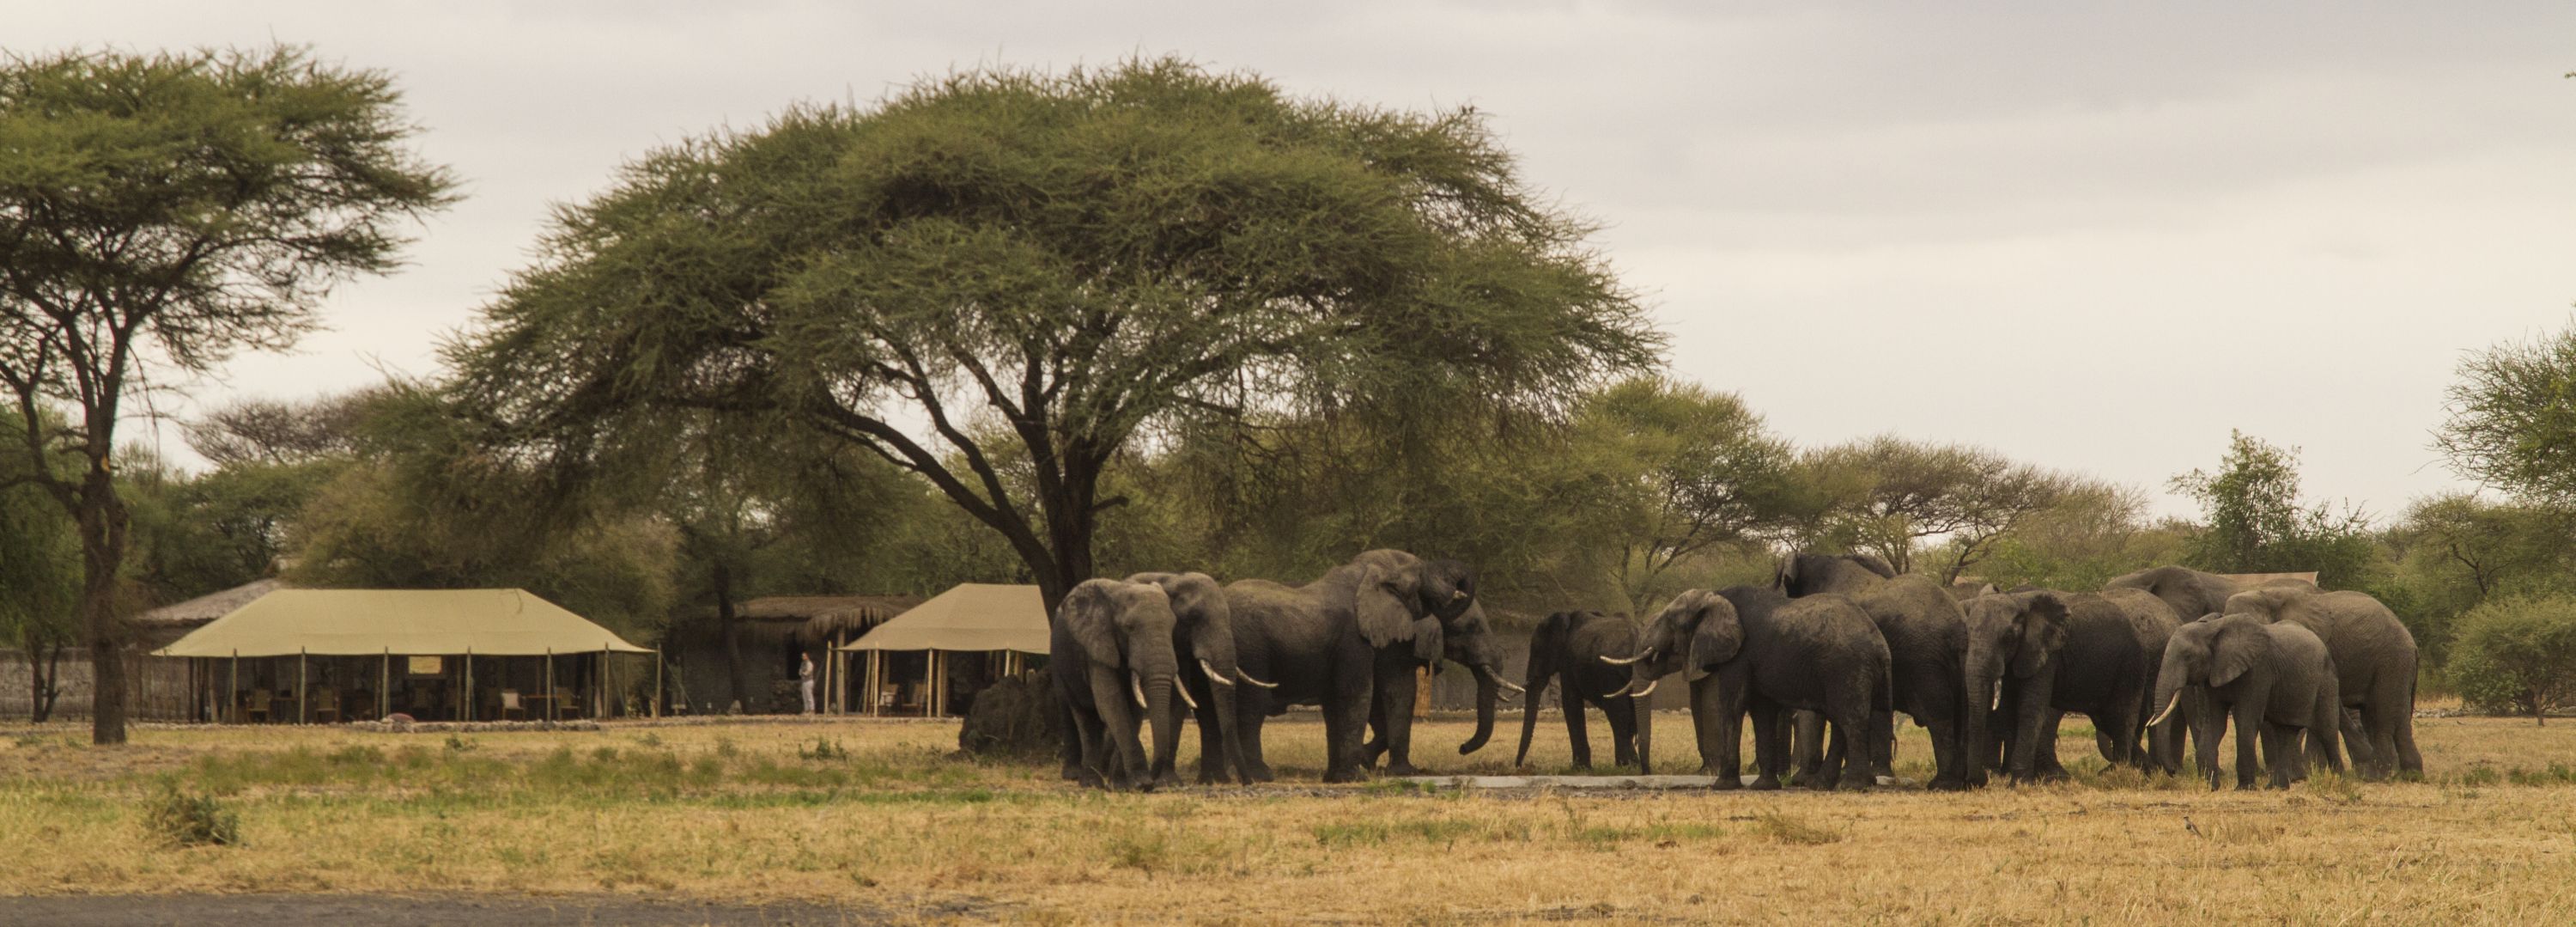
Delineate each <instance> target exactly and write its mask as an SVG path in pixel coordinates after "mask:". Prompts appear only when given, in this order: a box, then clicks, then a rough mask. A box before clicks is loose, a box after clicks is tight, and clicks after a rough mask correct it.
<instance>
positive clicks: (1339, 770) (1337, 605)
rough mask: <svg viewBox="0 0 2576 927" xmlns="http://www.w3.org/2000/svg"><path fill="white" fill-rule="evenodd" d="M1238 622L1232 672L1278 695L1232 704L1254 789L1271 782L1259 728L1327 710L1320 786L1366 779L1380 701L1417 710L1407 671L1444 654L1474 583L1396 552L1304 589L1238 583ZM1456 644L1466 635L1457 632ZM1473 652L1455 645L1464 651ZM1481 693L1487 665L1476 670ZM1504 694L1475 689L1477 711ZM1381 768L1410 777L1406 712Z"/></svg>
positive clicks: (1368, 556)
mask: <svg viewBox="0 0 2576 927" xmlns="http://www.w3.org/2000/svg"><path fill="white" fill-rule="evenodd" d="M1225 598H1226V603H1227V605H1228V606H1229V607H1230V608H1231V610H1232V611H1233V617H1234V642H1235V656H1236V665H1237V666H1238V667H1239V668H1240V669H1241V670H1242V671H1243V672H1246V673H1250V674H1252V675H1253V676H1254V677H1256V678H1260V679H1265V680H1269V681H1271V682H1273V683H1276V684H1277V685H1278V688H1275V689H1265V688H1260V687H1255V688H1254V690H1252V691H1243V692H1238V693H1236V731H1237V734H1238V736H1239V737H1240V739H1241V741H1242V751H1243V762H1244V765H1245V767H1246V768H1247V769H1248V771H1249V774H1250V776H1251V777H1252V779H1253V780H1254V781H1257V782H1267V781H1270V780H1271V779H1273V778H1276V774H1275V773H1274V772H1273V771H1272V770H1271V768H1270V766H1269V764H1268V763H1267V762H1266V761H1265V760H1264V758H1263V755H1262V749H1261V725H1262V722H1263V721H1264V720H1265V719H1266V718H1268V717H1269V716H1271V715H1275V714H1279V713H1282V712H1285V711H1286V710H1287V709H1288V706H1290V705H1320V706H1322V707H1323V709H1324V741H1325V764H1324V781H1326V782H1357V781H1360V780H1361V779H1362V778H1363V777H1364V775H1365V766H1366V754H1365V752H1364V750H1363V745H1362V742H1361V738H1362V736H1363V735H1364V734H1365V733H1366V728H1367V726H1368V723H1369V720H1370V708H1371V705H1372V704H1373V702H1374V701H1375V700H1376V699H1380V698H1384V699H1389V700H1391V701H1400V702H1401V703H1402V704H1404V705H1407V706H1410V705H1411V704H1412V701H1413V692H1414V678H1413V669H1414V668H1415V667H1417V666H1420V665H1422V664H1424V663H1427V662H1431V661H1435V660H1439V659H1443V658H1445V656H1446V655H1447V654H1448V653H1450V652H1451V650H1450V648H1451V646H1452V645H1451V644H1450V643H1449V641H1448V640H1447V639H1446V633H1445V632H1446V630H1447V629H1446V628H1444V627H1443V623H1444V622H1453V621H1457V620H1458V619H1459V618H1461V617H1462V616H1464V615H1465V614H1466V613H1467V610H1468V607H1469V606H1470V605H1473V604H1475V579H1474V577H1473V575H1472V574H1470V573H1469V572H1468V570H1467V568H1466V567H1465V566H1464V565H1463V564H1459V563H1456V562H1454V561H1445V560H1444V561H1427V560H1424V559H1422V558H1420V557H1416V556H1414V555H1412V554H1408V553H1405V552H1403V551H1397V550H1372V551H1369V552H1366V553H1363V554H1360V555H1359V556H1357V557H1355V558H1352V560H1351V561H1350V562H1349V563H1346V564H1343V565H1341V566H1338V567H1334V568H1333V569H1332V570H1331V571H1329V572H1327V573H1325V574H1324V575H1323V576H1322V577H1321V578H1318V579H1316V580H1315V581H1313V582H1310V583H1307V584H1305V585H1303V586H1287V585H1282V584H1279V583H1275V582H1271V581H1268V580H1257V579H1254V580H1240V581H1237V582H1233V583H1229V584H1227V585H1226V587H1225ZM1457 630H1458V633H1459V634H1460V635H1461V637H1467V636H1472V635H1473V633H1475V632H1474V630H1473V629H1470V628H1463V627H1462V628H1459V629H1457ZM1469 643H1470V642H1467V641H1463V640H1462V641H1461V642H1460V644H1459V645H1458V646H1459V647H1460V648H1461V649H1462V650H1463V649H1468V648H1467V645H1468V644H1469ZM1474 669H1476V671H1477V672H1478V673H1479V680H1480V682H1481V681H1482V680H1483V679H1485V678H1498V677H1493V673H1494V670H1493V668H1492V667H1491V666H1484V667H1476V668H1474ZM1500 695H1501V692H1500V688H1499V686H1493V687H1483V686H1480V689H1479V692H1478V694H1477V701H1478V703H1479V704H1478V706H1477V711H1478V713H1479V715H1480V716H1483V717H1486V718H1490V717H1491V716H1492V713H1493V710H1494V709H1493V703H1494V700H1496V699H1498V698H1499V697H1500ZM1386 721H1387V733H1386V740H1387V750H1388V751H1389V752H1390V753H1391V754H1392V759H1391V760H1390V761H1389V763H1388V769H1389V771H1391V772H1395V773H1399V774H1402V773H1406V772H1409V771H1411V770H1412V762H1411V749H1412V721H1413V713H1412V712H1411V711H1399V712H1390V713H1389V714H1388V717H1387V718H1386Z"/></svg>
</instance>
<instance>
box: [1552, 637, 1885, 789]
mask: <svg viewBox="0 0 2576 927" xmlns="http://www.w3.org/2000/svg"><path fill="white" fill-rule="evenodd" d="M1603 662H1605V663H1611V664H1614V665H1626V666H1627V667H1628V668H1629V673H1630V677H1631V681H1630V697H1631V698H1634V699H1638V700H1643V699H1645V698H1646V697H1647V696H1649V695H1652V694H1653V692H1654V689H1655V686H1656V685H1657V683H1658V682H1659V681H1660V680H1661V679H1663V677H1665V676H1668V675H1671V674H1673V673H1676V672H1678V673H1681V674H1682V677H1683V679H1684V680H1685V681H1686V682H1688V684H1689V685H1690V695H1691V723H1692V727H1693V728H1694V729H1695V733H1696V734H1697V735H1698V739H1699V752H1700V759H1701V761H1702V763H1703V764H1704V765H1705V767H1706V768H1707V769H1708V771H1710V772H1712V773H1714V774H1715V775H1716V782H1715V787H1717V788H1720V789H1732V788H1741V787H1743V784H1742V782H1741V781H1740V780H1738V779H1737V778H1736V775H1735V772H1736V770H1739V769H1742V768H1743V748H1742V743H1741V737H1742V733H1743V722H1744V719H1745V717H1746V715H1747V714H1748V713H1749V714H1750V715H1751V716H1752V719H1753V743H1754V757H1755V762H1756V764H1757V766H1758V768H1759V772H1758V775H1757V776H1756V777H1755V779H1754V782H1753V787H1754V788H1757V789H1776V788H1779V787H1780V778H1781V776H1782V774H1784V773H1785V772H1787V767H1788V759H1789V756H1788V752H1789V751H1788V743H1787V734H1788V731H1787V727H1788V713H1789V712H1792V711H1798V710H1807V711H1814V712H1817V713H1819V714H1822V715H1824V716H1825V718H1826V719H1828V720H1830V721H1831V722H1832V723H1833V740H1834V747H1833V749H1832V750H1831V752H1830V754H1829V759H1828V765H1829V766H1834V767H1838V768H1836V769H1832V770H1828V775H1826V776H1819V777H1817V778H1816V780H1815V782H1814V783H1813V784H1814V785H1815V786H1817V787H1819V788H1822V787H1830V786H1836V785H1838V786H1839V787H1841V788H1844V789H1866V788H1869V787H1870V785H1871V784H1872V781H1871V779H1872V777H1871V774H1870V770H1869V760H1868V753H1867V750H1868V748H1867V746H1866V745H1865V744H1864V743H1862V742H1859V739H1860V738H1865V737H1866V736H1867V734H1866V732H1867V731H1868V730H1869V719H1870V716H1871V715H1872V714H1874V713H1877V712H1884V711H1888V710H1889V705H1888V695H1887V678H1888V653H1887V642H1886V641H1885V640H1883V639H1881V638H1880V637H1879V634H1878V627H1877V626H1876V625H1874V624H1872V623H1871V622H1870V620H1869V615H1868V613H1866V612H1863V611H1861V609H1860V606H1858V605H1855V604H1853V603H1852V602H1851V600H1849V599H1846V598H1844V597H1842V596H1838V595H1819V596H1811V597H1808V598H1805V599H1799V600H1796V601H1791V600H1790V599H1789V598H1788V597H1787V596H1783V595H1781V594H1780V593H1779V591H1778V590H1774V589H1769V588H1761V587H1753V586H1734V587H1730V588H1727V589H1724V590H1720V591H1716V592H1711V591H1709V590H1706V589H1692V590H1689V591H1686V592H1683V593H1682V594H1681V595H1679V596H1676V597H1674V598H1673V600H1672V601H1671V602H1670V603H1669V604H1667V605H1665V606H1664V609H1663V611H1662V613H1660V614H1658V615H1656V616H1655V619H1654V620H1653V621H1652V622H1649V623H1648V624H1647V625H1646V628H1645V632H1644V635H1643V639H1642V641H1641V643H1640V646H1639V649H1638V651H1637V653H1635V654H1634V655H1631V656H1628V657H1604V658H1603ZM1651 717H1652V716H1651V713H1644V712H1641V713H1640V714H1639V718H1638V724H1637V749H1638V754H1639V757H1640V761H1641V762H1640V771H1641V772H1651V770H1649V769H1646V768H1645V767H1646V766H1647V765H1650V763H1651V759H1652V757H1653V747H1654V725H1653V722H1652V720H1651Z"/></svg>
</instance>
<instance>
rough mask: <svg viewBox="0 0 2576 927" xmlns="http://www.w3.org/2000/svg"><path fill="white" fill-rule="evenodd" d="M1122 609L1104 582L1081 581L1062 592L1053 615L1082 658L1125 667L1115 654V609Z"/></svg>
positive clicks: (1116, 629)
mask: <svg viewBox="0 0 2576 927" xmlns="http://www.w3.org/2000/svg"><path fill="white" fill-rule="evenodd" d="M1121 607H1122V606H1121V605H1120V603H1119V601H1118V596H1117V595H1116V594H1115V590H1114V587H1113V586H1112V585H1111V583H1110V582H1109V581H1108V580H1105V579H1094V580H1085V581H1084V582H1083V583H1082V585H1079V586H1075V587H1073V591H1072V592H1069V593H1066V594H1065V596H1064V604H1062V605H1059V606H1056V615H1057V617H1058V619H1059V620H1061V621H1063V622H1064V626H1065V630H1066V631H1068V632H1070V633H1071V634H1072V635H1073V642H1074V643H1075V644H1077V645H1079V646H1081V647H1082V652H1083V654H1084V655H1086V656H1089V657H1090V658H1091V660H1092V662H1094V663H1098V664H1101V665H1103V666H1125V665H1127V662H1126V660H1125V659H1124V658H1123V657H1122V656H1121V655H1120V654H1119V652H1118V610H1119V609H1120V608H1121Z"/></svg>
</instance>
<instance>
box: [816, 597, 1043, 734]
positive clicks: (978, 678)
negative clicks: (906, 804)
mask: <svg viewBox="0 0 2576 927" xmlns="http://www.w3.org/2000/svg"><path fill="white" fill-rule="evenodd" d="M839 650H840V652H842V653H843V654H846V655H852V656H854V657H855V662H857V663H858V664H859V666H858V667H857V668H855V669H850V668H848V666H847V664H848V663H850V662H853V660H851V659H843V660H835V661H833V663H834V667H833V669H832V671H831V672H832V674H833V675H832V678H831V679H830V680H829V682H830V683H831V685H830V687H829V688H828V689H827V691H830V692H831V693H832V695H833V696H834V700H833V706H832V708H831V709H830V710H834V711H856V712H858V713H861V714H870V715H922V716H927V717H946V716H952V715H963V714H965V713H966V708H967V706H968V705H969V704H970V703H972V701H973V700H974V696H975V693H976V692H979V691H982V690H983V688H984V687H985V686H986V685H990V684H991V683H992V682H993V681H994V680H998V679H1001V678H1003V677H1005V676H1009V675H1012V674H1015V673H1018V672H1019V671H1020V670H1021V669H1022V668H1024V667H1026V666H1027V664H1028V657H1029V655H1031V654H1036V655H1040V656H1043V655H1045V654H1046V652H1047V613H1046V605H1045V603H1044V602H1043V601H1042V600H1041V599H1040V598H1039V597H1038V587H1036V586H1008V585H996V584H991V583H964V584H961V585H959V586H957V587H955V588H952V589H950V590H948V591H946V592H942V593H940V594H938V595H935V596H932V597H931V598H930V601H927V602H923V603H921V604H920V605H918V606H915V607H913V609H912V610H911V611H907V612H904V613H903V614H901V615H897V616H895V617H894V618H893V620H890V621H887V622H886V623H884V624H881V625H878V626H877V627H876V628H875V629H874V630H871V631H869V632H868V633H866V634H864V635H861V636H860V637H859V639H858V640H856V641H852V642H850V643H849V644H847V645H844V646H842V647H840V648H839ZM852 677H856V678H855V679H852ZM843 680H851V681H855V682H857V683H858V685H857V686H856V687H855V693H856V695H857V696H858V698H857V704H855V705H853V704H851V703H850V695H851V694H852V693H850V692H847V691H844V689H845V688H846V686H845V685H844V684H843V682H842V681H843Z"/></svg>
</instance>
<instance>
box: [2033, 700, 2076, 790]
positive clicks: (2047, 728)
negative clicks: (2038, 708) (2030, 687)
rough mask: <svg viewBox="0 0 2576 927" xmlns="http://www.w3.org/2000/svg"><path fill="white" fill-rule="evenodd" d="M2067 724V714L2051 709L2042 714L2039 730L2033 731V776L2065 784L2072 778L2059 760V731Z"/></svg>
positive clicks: (2040, 715)
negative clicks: (2064, 782)
mask: <svg viewBox="0 0 2576 927" xmlns="http://www.w3.org/2000/svg"><path fill="white" fill-rule="evenodd" d="M2065 724H2066V712H2063V711H2059V710H2057V709H2055V708H2050V709H2047V710H2044V711H2042V712H2040V714H2039V724H2038V725H2037V729H2036V730H2034V731H2032V737H2031V742H2032V750H2031V774H2032V775H2033V776H2034V777H2036V778H2038V779H2041V780H2043V781H2048V782H2063V781H2065V780H2066V779H2068V778H2070V776H2069V774H2068V773H2067V772H2066V765H2065V764H2063V763H2060V762H2058V760H2057V729H2058V728H2059V727H2062V726H2064V725H2065Z"/></svg>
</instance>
